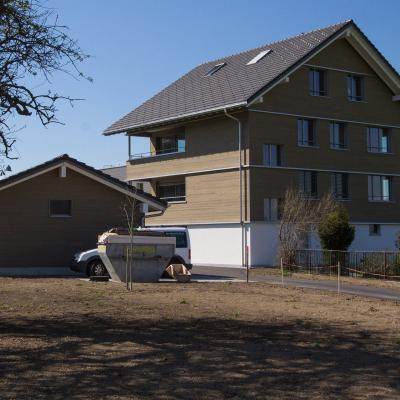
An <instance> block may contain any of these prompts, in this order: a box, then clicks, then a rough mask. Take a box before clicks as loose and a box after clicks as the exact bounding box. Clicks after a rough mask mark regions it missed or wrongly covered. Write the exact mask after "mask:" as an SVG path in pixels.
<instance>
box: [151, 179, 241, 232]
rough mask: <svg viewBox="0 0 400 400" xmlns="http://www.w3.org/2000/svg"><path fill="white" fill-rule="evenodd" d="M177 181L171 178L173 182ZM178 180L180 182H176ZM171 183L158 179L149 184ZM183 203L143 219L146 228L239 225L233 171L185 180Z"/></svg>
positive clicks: (237, 201) (237, 199) (237, 182)
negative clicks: (153, 226)
mask: <svg viewBox="0 0 400 400" xmlns="http://www.w3.org/2000/svg"><path fill="white" fill-rule="evenodd" d="M176 179H178V178H175V181H176ZM180 179H182V178H180ZM157 182H171V180H170V179H162V180H157V181H154V182H153V188H154V187H155V185H156V184H157ZM185 182H186V202H184V203H175V204H174V203H171V204H170V205H169V207H168V208H167V210H166V211H165V213H164V214H163V215H161V216H153V217H151V216H147V217H146V224H147V225H162V224H173V225H180V224H182V225H185V224H189V223H214V222H238V221H239V175H238V172H237V171H232V172H219V173H210V174H202V175H190V176H186V177H185Z"/></svg>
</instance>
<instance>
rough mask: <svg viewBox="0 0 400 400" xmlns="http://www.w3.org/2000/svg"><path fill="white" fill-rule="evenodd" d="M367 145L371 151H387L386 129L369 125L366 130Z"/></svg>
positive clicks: (388, 142)
mask: <svg viewBox="0 0 400 400" xmlns="http://www.w3.org/2000/svg"><path fill="white" fill-rule="evenodd" d="M367 146H368V151H370V152H371V153H389V152H390V140H389V133H388V132H387V130H386V129H382V128H376V127H369V128H368V130H367Z"/></svg>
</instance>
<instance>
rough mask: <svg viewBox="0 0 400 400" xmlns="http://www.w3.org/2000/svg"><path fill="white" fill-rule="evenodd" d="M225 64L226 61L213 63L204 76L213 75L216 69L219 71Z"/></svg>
mask: <svg viewBox="0 0 400 400" xmlns="http://www.w3.org/2000/svg"><path fill="white" fill-rule="evenodd" d="M225 65H226V62H223V63H221V64H217V65H214V66H213V67H212V68H211V69H210V70H209V71H208V72H207V73H206V74H205V75H204V76H211V75H214V74H215V73H216V72H217V71H219V70H220V69H221V68H222V67H223V66H225Z"/></svg>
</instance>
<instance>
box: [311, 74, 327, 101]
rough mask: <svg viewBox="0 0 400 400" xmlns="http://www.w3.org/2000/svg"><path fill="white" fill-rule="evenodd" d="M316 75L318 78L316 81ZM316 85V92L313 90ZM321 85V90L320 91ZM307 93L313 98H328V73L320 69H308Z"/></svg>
mask: <svg viewBox="0 0 400 400" xmlns="http://www.w3.org/2000/svg"><path fill="white" fill-rule="evenodd" d="M316 75H318V78H317V79H316ZM316 83H317V86H318V90H317V89H316V88H315V86H316ZM321 83H322V86H323V88H322V90H321ZM308 92H309V94H310V96H314V97H328V95H329V91H328V71H327V70H325V69H321V68H310V69H309V70H308Z"/></svg>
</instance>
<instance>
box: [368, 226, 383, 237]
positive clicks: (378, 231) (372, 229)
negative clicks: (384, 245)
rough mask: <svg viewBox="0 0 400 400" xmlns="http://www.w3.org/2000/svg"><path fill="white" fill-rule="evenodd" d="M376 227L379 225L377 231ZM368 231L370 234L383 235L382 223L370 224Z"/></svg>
mask: <svg viewBox="0 0 400 400" xmlns="http://www.w3.org/2000/svg"><path fill="white" fill-rule="evenodd" d="M375 227H378V229H377V232H375ZM368 231H369V236H382V227H381V224H369V226H368Z"/></svg>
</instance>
